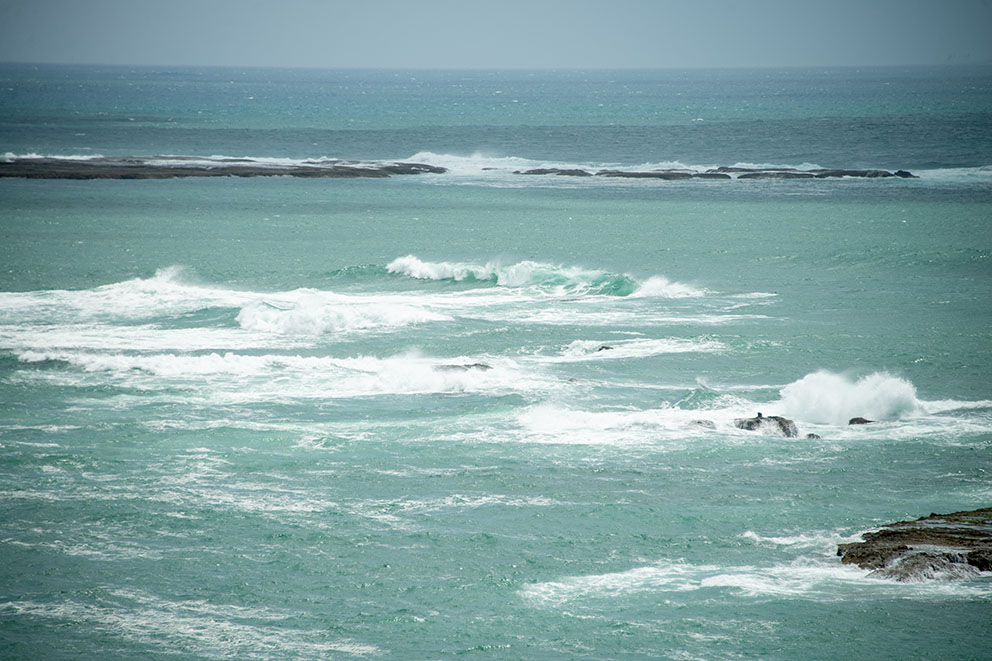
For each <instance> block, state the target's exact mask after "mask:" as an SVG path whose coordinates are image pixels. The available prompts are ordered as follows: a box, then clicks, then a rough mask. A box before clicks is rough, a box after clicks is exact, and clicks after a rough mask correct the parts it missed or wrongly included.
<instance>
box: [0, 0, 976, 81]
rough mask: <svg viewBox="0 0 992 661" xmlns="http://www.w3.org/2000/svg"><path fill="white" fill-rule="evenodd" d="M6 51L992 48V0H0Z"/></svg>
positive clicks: (824, 61) (579, 52)
mask: <svg viewBox="0 0 992 661" xmlns="http://www.w3.org/2000/svg"><path fill="white" fill-rule="evenodd" d="M0 61H19V62H72V63H93V64H157V65H187V64H205V65H233V66H305V67H400V68H403V67H413V68H465V67H472V68H494V69H501V68H521V67H534V68H592V67H602V68H624V67H678V68H682V67H739V66H804V65H871V64H882V65H889V64H942V63H968V62H982V63H992V0H737V1H736V2H735V1H732V0H485V1H483V0H369V1H364V0H343V1H339V0H324V1H320V0H268V1H263V0H0Z"/></svg>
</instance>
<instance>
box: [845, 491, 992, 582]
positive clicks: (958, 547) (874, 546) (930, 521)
mask: <svg viewBox="0 0 992 661" xmlns="http://www.w3.org/2000/svg"><path fill="white" fill-rule="evenodd" d="M861 538H862V539H863V540H864V541H861V542H852V543H849V544H840V545H838V547H837V555H838V556H840V558H841V562H843V563H845V564H856V565H858V566H859V567H861V568H862V569H870V570H871V573H870V574H869V576H875V577H878V578H888V579H894V580H896V581H923V580H929V579H949V578H977V577H979V576H981V575H982V574H983V573H985V572H992V507H986V508H983V509H977V510H971V511H967V512H953V513H951V514H931V515H930V516H925V517H923V518H920V519H917V520H916V521H899V522H897V523H890V524H888V525H884V526H882V527H881V528H879V529H878V530H876V531H874V532H866V533H864V534H863V535H861Z"/></svg>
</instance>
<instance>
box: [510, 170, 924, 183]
mask: <svg viewBox="0 0 992 661" xmlns="http://www.w3.org/2000/svg"><path fill="white" fill-rule="evenodd" d="M514 174H527V175H549V174H551V175H559V176H566V177H592V176H596V177H613V178H624V179H663V180H665V181H681V180H685V179H723V180H730V179H830V178H838V177H859V178H865V179H879V178H886V177H898V178H900V179H919V177H917V176H916V175H915V174H913V173H912V172H908V171H906V170H896V171H895V172H890V171H889V170H845V169H816V170H800V169H798V168H739V167H718V168H711V169H709V170H599V171H596V172H590V171H588V170H582V169H565V168H536V169H533V170H517V171H516V172H514Z"/></svg>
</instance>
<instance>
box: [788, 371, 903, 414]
mask: <svg viewBox="0 0 992 661" xmlns="http://www.w3.org/2000/svg"><path fill="white" fill-rule="evenodd" d="M781 395H782V399H781V402H780V408H781V410H782V412H783V413H784V414H785V415H787V416H792V417H795V418H798V419H800V420H804V421H807V422H814V423H823V424H835V425H843V424H847V422H848V420H850V419H851V418H854V417H864V418H868V419H870V420H893V419H897V418H900V417H902V416H906V415H911V414H913V413H916V412H917V411H919V410H920V401H919V400H918V399H917V398H916V388H915V387H914V386H913V384H912V383H910V382H909V381H907V380H905V379H902V378H899V377H896V376H892V375H891V374H887V373H885V372H874V373H872V374H869V375H867V376H863V377H861V378H858V379H855V378H853V377H851V376H849V375H846V374H836V373H833V372H827V371H820V372H814V373H812V374H807V375H806V376H804V377H803V378H801V379H799V380H798V381H796V382H794V383H790V384H789V385H787V386H785V387H784V388H782V391H781Z"/></svg>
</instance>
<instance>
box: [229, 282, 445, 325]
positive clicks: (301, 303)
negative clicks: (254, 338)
mask: <svg viewBox="0 0 992 661" xmlns="http://www.w3.org/2000/svg"><path fill="white" fill-rule="evenodd" d="M282 298H283V300H281V301H278V300H277V302H275V303H271V302H268V301H253V302H251V303H249V304H247V305H245V306H244V307H243V308H242V309H241V312H239V313H238V316H237V321H238V323H239V324H240V325H241V327H242V328H244V329H246V330H252V331H259V332H264V333H276V334H280V335H323V334H326V333H335V332H340V331H351V330H369V329H398V328H403V327H405V326H410V325H413V324H423V323H428V322H432V321H448V320H450V319H451V318H450V317H449V316H448V315H445V314H441V313H438V312H434V311H431V310H429V309H427V308H426V307H424V306H419V305H415V304H412V303H403V302H399V301H397V300H376V298H374V297H361V296H344V295H335V294H331V293H329V292H318V291H308V292H304V293H302V294H300V295H296V296H292V297H285V296H284V297H282ZM287 299H290V300H287ZM273 300H275V299H273Z"/></svg>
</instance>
